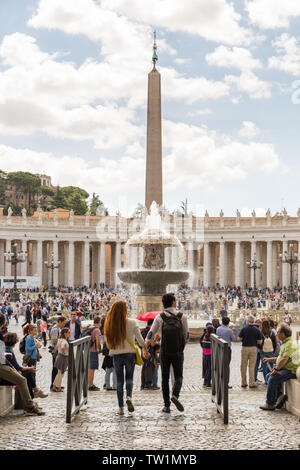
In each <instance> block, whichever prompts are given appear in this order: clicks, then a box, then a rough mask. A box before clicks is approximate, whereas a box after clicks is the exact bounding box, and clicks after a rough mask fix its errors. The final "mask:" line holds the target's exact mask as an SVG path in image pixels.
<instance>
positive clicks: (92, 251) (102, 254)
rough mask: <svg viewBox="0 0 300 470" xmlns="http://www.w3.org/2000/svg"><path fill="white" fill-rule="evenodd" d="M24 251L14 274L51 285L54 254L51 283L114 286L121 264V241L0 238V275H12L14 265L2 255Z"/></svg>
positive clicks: (56, 284) (71, 285) (72, 285)
mask: <svg viewBox="0 0 300 470" xmlns="http://www.w3.org/2000/svg"><path fill="white" fill-rule="evenodd" d="M13 243H16V244H17V251H27V258H26V262H25V263H18V265H17V276H18V277H22V276H34V277H38V278H39V279H40V280H41V284H42V285H50V282H51V269H50V268H48V266H47V265H46V264H45V262H46V261H48V263H50V261H51V255H52V253H53V259H54V264H55V265H57V262H58V261H60V265H59V269H54V271H53V274H54V285H55V286H58V285H64V286H70V287H74V286H93V285H94V284H95V283H96V284H97V285H99V284H100V283H104V284H106V285H115V283H116V281H117V279H116V272H117V270H118V269H120V268H121V267H122V263H123V262H122V260H121V258H122V254H123V251H124V250H123V245H122V243H121V242H110V243H105V242H90V241H89V240H85V241H77V240H74V241H73V240H68V241H67V240H66V241H63V240H16V239H14V240H0V275H2V276H5V277H6V276H7V277H11V276H13V275H14V267H13V266H12V265H11V263H9V262H8V261H7V259H6V258H5V256H4V253H5V252H11V251H12V244H13Z"/></svg>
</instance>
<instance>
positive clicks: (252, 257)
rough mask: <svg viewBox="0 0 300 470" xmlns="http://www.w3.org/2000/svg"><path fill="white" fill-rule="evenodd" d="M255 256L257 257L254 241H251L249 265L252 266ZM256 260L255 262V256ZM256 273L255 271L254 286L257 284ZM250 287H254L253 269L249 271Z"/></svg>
mask: <svg viewBox="0 0 300 470" xmlns="http://www.w3.org/2000/svg"><path fill="white" fill-rule="evenodd" d="M255 254H256V255H257V253H256V241H254V240H252V241H251V259H250V263H251V264H252V262H253V260H254V258H255ZM256 260H257V256H256ZM257 271H258V270H256V274H255V275H256V285H257V286H258V283H257ZM251 287H252V288H253V287H254V269H251Z"/></svg>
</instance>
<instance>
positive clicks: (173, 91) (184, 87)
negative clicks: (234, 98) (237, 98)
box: [160, 67, 230, 104]
mask: <svg viewBox="0 0 300 470" xmlns="http://www.w3.org/2000/svg"><path fill="white" fill-rule="evenodd" d="M160 71H161V76H162V78H161V79H162V93H163V97H164V99H170V100H174V101H181V100H182V101H185V102H186V103H188V104H192V103H195V102H196V101H199V100H208V99H212V100H217V99H218V98H221V97H223V96H228V95H229V94H230V87H229V86H228V84H227V83H224V82H220V81H213V80H207V79H206V78H204V77H199V78H185V77H184V76H183V75H182V74H180V73H179V72H177V71H176V70H174V69H172V68H165V67H161V69H160Z"/></svg>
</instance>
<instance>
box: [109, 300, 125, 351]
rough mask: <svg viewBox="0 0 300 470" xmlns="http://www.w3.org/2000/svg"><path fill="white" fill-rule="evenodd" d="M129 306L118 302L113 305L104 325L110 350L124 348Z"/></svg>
mask: <svg viewBox="0 0 300 470" xmlns="http://www.w3.org/2000/svg"><path fill="white" fill-rule="evenodd" d="M126 323H127V304H126V302H125V301H124V300H117V301H116V302H114V303H113V304H112V306H111V307H110V309H109V312H108V314H107V316H106V319H105V323H104V336H105V338H106V344H107V346H108V348H109V349H116V348H117V347H118V346H123V345H124V342H125V338H126Z"/></svg>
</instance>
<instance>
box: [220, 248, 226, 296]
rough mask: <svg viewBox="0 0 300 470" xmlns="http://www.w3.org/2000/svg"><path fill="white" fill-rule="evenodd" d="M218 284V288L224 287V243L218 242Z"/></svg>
mask: <svg viewBox="0 0 300 470" xmlns="http://www.w3.org/2000/svg"><path fill="white" fill-rule="evenodd" d="M219 283H220V287H225V242H224V241H221V242H220V258H219Z"/></svg>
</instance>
